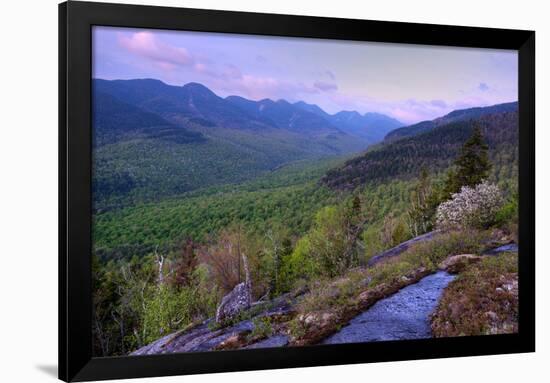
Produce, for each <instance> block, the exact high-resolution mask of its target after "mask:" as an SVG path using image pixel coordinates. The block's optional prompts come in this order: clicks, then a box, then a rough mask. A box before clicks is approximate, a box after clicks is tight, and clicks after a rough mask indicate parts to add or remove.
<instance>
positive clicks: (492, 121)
mask: <svg viewBox="0 0 550 383" xmlns="http://www.w3.org/2000/svg"><path fill="white" fill-rule="evenodd" d="M476 124H477V125H479V126H480V127H481V131H482V133H483V136H484V138H485V141H486V142H487V144H488V145H489V156H490V158H491V161H492V162H493V164H494V166H495V168H496V169H495V170H496V171H499V168H500V167H502V166H503V165H505V164H508V165H509V164H513V163H517V143H518V114H517V112H501V113H494V114H489V115H483V116H481V117H478V118H475V119H471V120H466V121H459V122H453V123H449V124H446V125H442V126H439V127H436V128H433V129H431V130H429V131H427V132H424V133H421V134H417V135H415V136H412V137H407V138H403V139H400V140H397V141H393V142H388V143H384V144H381V145H379V146H377V147H376V148H372V149H371V150H369V151H367V152H366V153H365V154H364V155H361V156H359V157H356V158H354V159H351V160H349V161H348V162H346V163H345V164H344V165H343V166H341V167H339V168H335V169H332V170H331V171H329V172H328V173H327V174H326V175H325V176H324V177H323V179H322V181H321V182H322V183H323V184H324V185H327V186H329V187H331V188H334V189H346V190H352V189H355V188H356V187H359V186H361V185H364V184H366V183H368V182H381V181H384V180H389V179H409V178H413V177H416V176H418V174H419V173H420V170H421V169H422V168H426V169H429V170H431V171H434V172H437V171H441V170H444V169H445V168H447V167H448V166H450V165H451V162H452V160H453V158H455V157H456V156H457V154H458V152H459V150H460V148H461V146H462V145H463V144H464V142H465V141H466V140H467V139H468V138H469V137H470V136H471V134H472V132H473V129H474V127H475V125H476ZM507 169H510V167H507Z"/></svg>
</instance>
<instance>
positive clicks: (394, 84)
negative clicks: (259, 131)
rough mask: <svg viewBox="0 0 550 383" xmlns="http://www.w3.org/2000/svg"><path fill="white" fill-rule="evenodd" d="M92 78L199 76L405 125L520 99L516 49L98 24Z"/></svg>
mask: <svg viewBox="0 0 550 383" xmlns="http://www.w3.org/2000/svg"><path fill="white" fill-rule="evenodd" d="M92 41H93V78H98V79H99V78H100V79H105V80H117V79H119V80H128V79H145V78H151V79H158V80H160V81H162V82H164V83H166V84H168V85H175V86H182V85H184V84H187V83H189V82H197V83H200V84H203V85H204V86H206V87H208V88H209V89H210V90H212V91H213V92H214V93H216V94H217V95H218V96H220V97H224V98H225V97H227V96H230V95H236V96H241V97H244V98H247V99H251V100H255V101H259V100H262V99H266V98H269V99H271V100H274V101H276V100H279V99H284V100H286V101H288V102H290V103H295V102H297V101H304V102H306V103H308V104H315V105H318V106H319V107H320V108H322V109H323V110H325V111H326V112H327V113H330V114H334V113H337V112H339V111H342V110H348V111H357V112H359V113H361V114H365V113H368V112H371V113H381V114H385V115H388V116H390V117H393V118H395V119H397V120H399V121H401V122H402V123H404V124H413V123H416V122H419V121H423V120H432V119H434V118H437V117H440V116H443V115H445V114H447V113H449V112H451V111H453V110H456V109H465V108H470V107H478V106H489V105H494V104H501V103H505V102H513V101H517V70H518V68H517V52H515V51H506V50H494V49H478V48H455V47H434V46H421V45H405V44H389V43H370V42H356V41H336V40H320V39H307V38H287V37H273V36H253V35H234V34H220V33H206V32H183V31H163V30H145V29H134V28H118V27H94V28H93V40H92Z"/></svg>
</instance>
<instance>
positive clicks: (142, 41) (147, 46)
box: [118, 32, 194, 70]
mask: <svg viewBox="0 0 550 383" xmlns="http://www.w3.org/2000/svg"><path fill="white" fill-rule="evenodd" d="M118 43H119V45H120V46H121V47H122V48H124V49H126V50H127V51H129V52H131V53H133V54H136V55H138V56H142V57H145V58H148V59H150V60H152V61H153V62H155V63H156V64H157V65H159V66H160V67H161V68H162V69H165V70H173V69H175V68H177V67H178V66H188V65H192V64H193V63H194V59H193V57H192V56H191V54H189V52H188V51H187V49H185V48H180V47H174V46H171V45H169V44H165V43H163V42H161V41H158V40H157V39H156V38H155V36H154V34H153V33H151V32H137V33H134V34H132V35H131V36H130V37H128V36H124V35H121V36H119V38H118Z"/></svg>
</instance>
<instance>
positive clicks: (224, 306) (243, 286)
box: [216, 254, 252, 325]
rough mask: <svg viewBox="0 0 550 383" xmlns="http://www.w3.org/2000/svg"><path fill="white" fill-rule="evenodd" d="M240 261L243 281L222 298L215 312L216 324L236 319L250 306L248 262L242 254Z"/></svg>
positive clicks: (250, 293)
mask: <svg viewBox="0 0 550 383" xmlns="http://www.w3.org/2000/svg"><path fill="white" fill-rule="evenodd" d="M242 259H243V266H244V272H245V281H244V282H241V283H239V284H238V285H237V286H235V287H234V288H233V290H231V292H230V293H229V294H227V295H226V296H224V297H223V298H222V301H221V303H220V305H219V306H218V309H217V310H216V322H218V323H219V324H222V325H223V324H225V323H227V322H229V321H231V320H232V319H234V318H235V317H237V316H238V315H239V313H240V312H241V311H243V310H246V309H248V308H250V305H251V304H252V286H251V282H250V272H249V271H248V260H247V258H246V256H245V255H244V254H242Z"/></svg>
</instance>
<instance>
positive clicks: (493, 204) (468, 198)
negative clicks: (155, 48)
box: [436, 181, 503, 229]
mask: <svg viewBox="0 0 550 383" xmlns="http://www.w3.org/2000/svg"><path fill="white" fill-rule="evenodd" d="M502 204H503V199H502V195H501V192H500V189H499V188H498V186H496V185H493V184H489V183H488V182H486V181H484V182H482V183H481V184H479V185H476V186H475V187H469V186H464V187H462V189H461V191H460V192H459V193H455V194H453V195H452V199H451V200H449V201H447V202H443V203H442V204H441V205H439V207H438V208H437V214H436V225H437V227H438V228H440V229H449V228H467V227H474V228H485V227H487V226H489V225H490V224H492V223H494V221H495V216H496V213H497V212H498V211H499V209H500V208H501V206H502Z"/></svg>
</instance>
